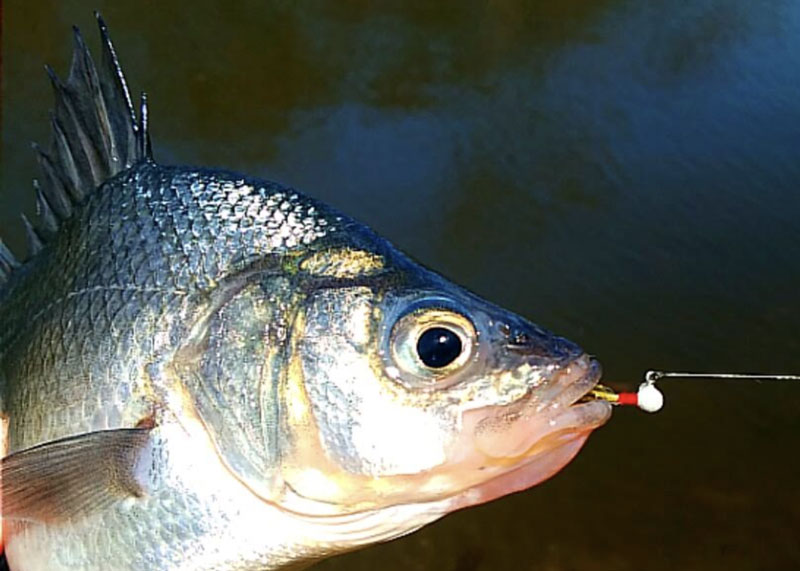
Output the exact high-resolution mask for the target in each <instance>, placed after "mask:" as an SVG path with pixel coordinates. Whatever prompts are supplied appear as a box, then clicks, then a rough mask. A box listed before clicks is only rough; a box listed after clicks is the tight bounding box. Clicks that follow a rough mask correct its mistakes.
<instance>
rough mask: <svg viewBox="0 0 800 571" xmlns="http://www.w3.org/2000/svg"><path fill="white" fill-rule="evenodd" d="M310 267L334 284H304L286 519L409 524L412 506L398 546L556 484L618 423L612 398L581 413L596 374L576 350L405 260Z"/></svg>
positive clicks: (289, 368) (285, 417) (295, 338)
mask: <svg viewBox="0 0 800 571" xmlns="http://www.w3.org/2000/svg"><path fill="white" fill-rule="evenodd" d="M337 257H338V258H340V259H341V258H342V257H344V258H347V263H344V264H336V263H331V260H336V259H337ZM310 259H311V260H312V262H311V263H307V262H308V261H306V262H304V263H301V265H300V266H301V268H302V267H305V269H306V270H309V269H310V270H311V271H312V272H313V271H319V270H320V268H321V269H322V271H323V273H327V274H329V273H330V272H331V271H334V272H339V273H338V274H337V275H336V276H335V278H332V277H331V276H330V275H327V277H326V278H325V279H319V276H317V279H316V281H315V280H309V282H308V283H314V284H315V285H312V286H310V287H308V288H307V293H306V295H305V296H304V298H303V300H302V302H301V303H300V304H299V309H298V310H297V312H296V314H295V317H294V321H293V324H292V327H291V331H292V333H291V336H290V340H289V348H288V351H287V360H288V362H287V363H286V367H285V377H284V379H283V381H282V385H281V399H280V401H281V403H282V404H281V407H282V414H281V418H282V420H281V422H282V426H283V428H284V433H283V435H282V443H281V478H280V480H281V481H282V482H283V483H284V485H285V489H284V493H283V495H282V496H281V497H282V501H284V502H285V505H286V506H287V507H288V508H289V509H292V510H294V511H297V512H301V513H307V514H311V515H315V514H316V515H328V516H332V515H341V514H348V513H350V514H353V513H375V512H380V511H381V510H392V509H394V510H395V512H396V514H395V515H396V519H397V520H401V519H402V517H405V516H400V515H397V514H399V513H400V512H401V511H402V508H404V507H405V508H406V511H407V512H410V513H411V514H412V515H411V516H409V517H408V518H407V519H408V521H406V522H400V521H398V523H397V526H396V527H397V529H396V530H394V534H395V535H397V534H399V533H401V532H403V531H404V530H405V531H408V530H409V528H413V527H418V526H419V525H421V524H422V523H424V521H423V520H424V519H426V518H427V520H430V519H435V518H436V517H439V516H441V515H443V514H444V513H447V512H450V511H453V510H456V509H460V508H463V507H466V506H470V505H474V504H478V503H483V502H486V501H489V500H492V499H494V498H497V497H500V496H503V495H505V494H508V493H512V492H516V491H519V490H522V489H526V488H528V487H530V486H533V485H535V484H537V483H539V482H541V481H542V480H545V479H546V478H548V477H550V476H552V475H553V474H555V473H556V472H558V471H559V470H560V469H561V468H562V467H563V466H565V465H566V464H567V463H568V462H569V461H570V460H571V459H572V458H573V457H574V455H575V454H576V453H577V452H578V450H579V449H580V447H581V446H582V444H583V443H584V441H585V440H586V438H587V437H588V435H589V433H590V432H591V431H592V430H594V429H595V428H597V427H599V426H601V425H602V424H603V423H605V422H606V421H607V420H608V419H609V417H610V414H611V407H610V405H609V404H608V403H606V402H601V401H589V402H579V401H581V398H582V397H583V396H584V395H586V393H588V392H589V391H590V390H591V389H592V388H593V387H594V386H595V384H596V383H597V382H598V380H599V378H600V374H601V373H600V366H599V364H598V363H597V361H595V360H594V359H592V358H591V357H590V356H588V355H587V354H585V353H584V351H583V350H581V349H580V348H579V347H578V346H577V345H575V344H574V343H572V342H570V341H568V340H566V339H564V338H561V337H558V336H556V335H554V334H552V333H549V332H547V331H545V330H544V329H542V328H540V327H538V326H537V325H535V324H533V323H531V322H529V321H527V320H525V319H523V318H521V317H519V316H517V315H515V314H513V313H511V312H509V311H506V310H503V309H502V308H499V307H497V306H495V305H493V304H491V303H488V302H486V301H485V300H483V299H481V298H480V297H478V296H477V295H474V294H472V293H470V292H468V291H466V290H465V289H463V288H461V287H459V286H456V285H454V284H453V283H451V282H449V281H447V280H446V279H444V278H442V277H440V276H439V275H437V274H435V273H433V272H430V271H428V270H426V269H424V268H422V267H421V266H419V265H417V264H415V263H414V262H412V261H410V260H408V259H406V258H404V257H403V256H402V255H401V254H397V253H388V254H387V252H385V251H384V252H382V253H375V252H363V251H354V250H348V249H344V250H342V249H339V250H337V251H329V252H326V253H325V256H324V258H319V259H318V260H316V261H313V260H314V258H310ZM323 259H324V263H323V261H322V260H323ZM343 267H344V268H345V269H344V270H342V268H343ZM332 268H334V269H333V270H332ZM336 268H338V269H336ZM342 271H344V274H342V273H341V272H342ZM345 274H346V275H345ZM286 490H289V492H288V493H287V492H286ZM412 506H413V509H412ZM403 513H405V512H403ZM390 535H391V534H390Z"/></svg>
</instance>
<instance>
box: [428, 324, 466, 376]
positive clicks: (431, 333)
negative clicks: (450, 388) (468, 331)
mask: <svg viewBox="0 0 800 571" xmlns="http://www.w3.org/2000/svg"><path fill="white" fill-rule="evenodd" d="M417 354H418V355H419V358H420V359H422V362H423V363H425V364H426V365H427V366H428V367H431V368H434V369H438V368H440V367H446V366H447V365H449V364H450V363H452V362H453V361H455V360H456V358H457V357H458V356H459V355H460V354H461V339H460V338H459V337H458V335H456V334H455V333H453V332H452V331H450V330H449V329H445V328H444V327H433V328H431V329H428V330H427V331H426V332H425V333H423V334H422V335H420V336H419V341H417Z"/></svg>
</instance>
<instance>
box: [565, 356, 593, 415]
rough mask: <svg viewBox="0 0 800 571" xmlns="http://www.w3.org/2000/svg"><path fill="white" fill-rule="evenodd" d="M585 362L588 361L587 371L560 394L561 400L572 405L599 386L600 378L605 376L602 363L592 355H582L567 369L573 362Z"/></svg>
mask: <svg viewBox="0 0 800 571" xmlns="http://www.w3.org/2000/svg"><path fill="white" fill-rule="evenodd" d="M583 362H588V365H587V367H586V368H587V371H586V372H585V373H584V374H583V375H582V376H580V377H578V378H577V379H575V381H574V382H573V383H572V384H571V385H569V386H568V387H567V388H566V389H565V390H564V392H563V393H562V395H560V396H559V400H560V401H561V402H563V403H564V404H569V405H570V406H573V405H575V404H577V403H578V402H579V401H581V400H582V399H583V398H584V397H585V396H586V395H588V394H589V393H590V392H591V391H592V389H594V388H595V387H596V386H597V384H598V383H599V382H600V378H601V377H602V376H603V367H602V365H600V362H599V361H598V360H597V359H595V358H594V357H592V356H591V355H585V354H584V355H581V356H580V357H578V358H577V359H575V360H574V361H573V362H572V363H570V365H568V366H567V369H569V367H571V366H572V365H573V364H582V363H583ZM562 374H563V373H562Z"/></svg>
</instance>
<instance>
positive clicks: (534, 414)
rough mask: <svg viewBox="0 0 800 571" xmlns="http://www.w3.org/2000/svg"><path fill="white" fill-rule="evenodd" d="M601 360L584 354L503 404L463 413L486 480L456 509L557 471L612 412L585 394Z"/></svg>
mask: <svg viewBox="0 0 800 571" xmlns="http://www.w3.org/2000/svg"><path fill="white" fill-rule="evenodd" d="M601 375H602V369H601V367H600V363H598V362H597V361H596V360H594V359H593V358H591V357H589V356H588V355H582V356H580V357H578V358H577V359H575V360H573V361H571V362H570V363H569V364H568V365H566V366H565V367H562V368H560V369H559V370H558V371H557V372H555V373H554V374H553V375H552V376H551V377H550V379H549V380H548V381H547V382H545V383H543V384H541V385H540V386H537V387H534V388H532V389H531V390H530V391H529V392H528V394H527V395H526V396H524V397H523V398H521V399H519V400H518V401H516V402H514V403H512V404H511V405H507V406H505V407H492V408H485V409H480V410H473V411H469V412H467V413H465V415H464V423H465V428H472V450H471V452H470V455H472V456H473V459H477V458H480V459H481V462H480V464H479V465H478V466H477V470H478V471H479V472H480V473H482V474H484V475H485V476H484V477H483V478H482V481H481V482H479V483H477V484H475V485H472V486H470V487H469V488H468V489H466V490H465V491H463V492H462V493H461V494H459V495H457V496H456V497H455V498H454V503H455V506H454V509H459V508H461V507H467V506H470V505H474V504H478V503H483V502H488V501H491V500H493V499H495V498H498V497H500V496H504V495H506V494H509V493H513V492H517V491H520V490H524V489H526V488H529V487H531V486H534V485H536V484H538V483H540V482H542V481H543V480H546V479H547V478H549V477H551V476H553V475H554V474H556V473H557V472H558V471H559V470H561V469H562V468H563V467H564V466H566V465H567V464H568V463H569V462H570V461H571V460H572V459H573V458H574V457H575V455H576V454H577V453H578V451H579V450H580V448H581V447H582V446H583V444H584V442H585V441H586V439H587V438H588V436H589V434H590V433H591V432H592V431H593V430H595V429H596V428H598V427H600V426H602V425H603V424H605V423H606V422H607V421H608V419H609V418H610V417H611V404H610V403H608V402H605V401H601V400H588V401H587V400H585V399H584V397H585V396H586V395H588V394H589V392H590V391H591V390H592V389H593V388H594V387H595V386H596V385H597V384H598V382H599V380H600V377H601Z"/></svg>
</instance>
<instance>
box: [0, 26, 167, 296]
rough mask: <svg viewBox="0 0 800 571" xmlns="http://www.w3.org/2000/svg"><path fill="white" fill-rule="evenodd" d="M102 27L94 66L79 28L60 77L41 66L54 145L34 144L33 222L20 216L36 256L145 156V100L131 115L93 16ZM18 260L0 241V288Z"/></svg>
mask: <svg viewBox="0 0 800 571" xmlns="http://www.w3.org/2000/svg"><path fill="white" fill-rule="evenodd" d="M95 16H96V17H97V24H98V27H99V28H100V39H101V43H102V52H103V53H102V60H101V65H100V67H99V68H98V67H96V66H95V63H94V60H93V59H92V56H91V55H90V53H89V50H88V48H87V47H86V44H85V43H84V41H83V37H82V36H81V33H80V31H79V30H78V29H77V28H74V36H75V45H74V49H73V52H72V63H71V65H70V70H69V75H68V76H67V80H66V82H63V81H62V80H61V79H59V77H58V76H57V75H56V73H55V72H54V71H53V70H52V69H51V68H50V67H46V68H45V69H46V70H47V74H48V75H49V76H50V81H51V83H52V86H53V92H54V95H55V104H54V108H53V112H52V114H51V124H52V143H51V145H50V148H49V150H48V151H44V150H42V149H41V148H40V147H39V146H38V145H34V152H35V153H36V156H37V159H38V162H39V166H40V168H41V176H40V177H39V179H38V180H36V181H34V188H35V190H36V204H37V210H38V214H39V220H38V221H37V222H36V223H35V224H31V223H30V222H29V221H28V220H23V224H24V225H25V229H26V234H27V236H28V251H29V253H30V254H31V255H33V254H35V253H36V252H38V251H39V250H41V248H42V247H43V245H44V244H45V243H46V242H47V241H48V240H49V239H50V238H51V237H52V236H53V234H54V233H55V232H56V231H57V230H58V227H59V225H60V224H61V222H63V221H64V220H66V219H68V218H69V217H70V216H72V213H73V211H74V210H75V206H76V205H77V204H78V203H79V202H81V201H82V200H83V199H84V198H85V197H86V196H87V195H88V194H89V193H90V192H92V191H93V190H94V189H95V188H97V187H98V186H99V185H100V184H102V183H103V182H105V181H106V180H108V179H109V178H111V177H112V176H114V175H115V174H117V173H119V172H120V171H123V170H125V169H127V168H130V167H131V166H133V165H135V164H137V163H139V162H141V161H144V160H150V159H151V158H152V157H151V151H150V139H149V136H148V133H147V117H146V116H147V104H146V98H145V96H144V94H142V103H141V110H140V117H139V119H138V120H137V117H136V113H135V111H134V108H133V103H132V101H131V96H130V92H129V91H128V85H127V83H126V81H125V76H124V75H123V73H122V68H121V67H120V64H119V60H118V59H117V54H116V51H115V50H114V45H113V44H112V43H111V38H110V37H109V35H108V29H107V28H106V24H105V22H104V21H103V18H102V17H101V16H100V14H98V13H95ZM17 265H19V264H18V263H17V261H16V259H15V258H14V257H13V256H12V255H11V252H10V251H8V248H6V247H5V246H0V285H2V284H3V282H4V281H6V280H7V279H8V276H9V275H10V273H11V270H12V269H13V268H14V267H16V266H17Z"/></svg>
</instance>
